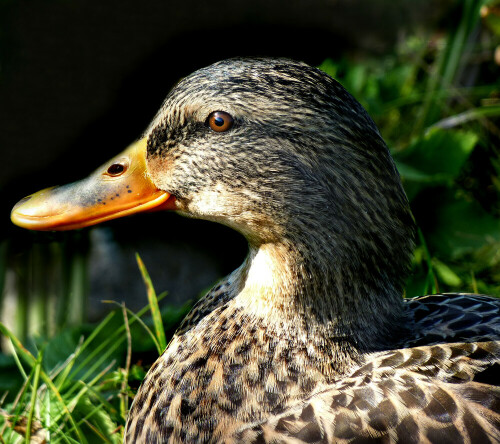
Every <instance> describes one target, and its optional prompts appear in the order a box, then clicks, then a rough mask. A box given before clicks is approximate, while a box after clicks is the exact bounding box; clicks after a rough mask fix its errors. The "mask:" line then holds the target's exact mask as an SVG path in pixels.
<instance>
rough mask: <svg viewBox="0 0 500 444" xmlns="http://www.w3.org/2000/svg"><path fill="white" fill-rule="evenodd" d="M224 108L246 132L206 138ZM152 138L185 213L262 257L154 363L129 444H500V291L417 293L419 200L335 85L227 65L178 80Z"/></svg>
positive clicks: (280, 68)
mask: <svg viewBox="0 0 500 444" xmlns="http://www.w3.org/2000/svg"><path fill="white" fill-rule="evenodd" d="M214 111H225V112H227V113H229V114H231V115H232V116H233V118H234V126H233V127H232V128H231V129H230V130H229V131H227V132H222V133H216V132H214V131H212V130H210V128H209V127H208V126H207V124H206V122H207V117H208V116H209V115H210V113H212V112H214ZM145 136H146V137H147V138H148V171H149V173H150V175H151V177H152V179H153V181H154V182H155V184H156V185H157V186H158V187H159V188H161V189H163V190H165V191H168V192H169V193H171V194H173V195H174V196H175V197H176V205H177V210H178V211H179V212H181V213H182V214H185V215H187V216H190V217H197V218H203V219H208V220H213V221H217V222H219V223H223V224H226V225H228V226H230V227H232V228H234V229H236V230H238V231H239V232H240V233H242V234H243V235H244V236H245V237H246V238H247V240H248V243H249V254H248V257H247V258H246V260H245V262H244V263H243V265H242V266H241V267H240V268H238V269H237V270H235V271H234V272H233V273H232V274H231V275H229V276H228V277H226V278H225V279H224V280H222V281H221V282H220V283H219V284H218V285H217V286H216V287H215V288H214V289H212V290H211V291H210V292H209V293H208V294H207V295H206V296H205V297H204V298H202V299H201V300H200V301H199V302H198V304H197V305H196V306H195V307H194V308H193V310H192V312H191V313H190V314H189V315H188V316H187V318H186V319H185V320H184V322H183V324H182V325H181V326H180V328H179V330H178V331H177V332H176V334H175V335H174V337H173V339H172V341H171V342H170V344H169V345H168V347H167V349H166V350H165V352H164V353H163V354H162V356H161V357H160V358H159V359H158V361H157V362H156V363H155V364H154V365H153V366H152V368H151V370H150V371H149V372H148V374H147V376H146V378H145V380H144V382H143V385H142V386H141V388H140V390H139V392H138V394H137V396H136V398H135V400H134V403H133V406H132V408H131V411H130V414H129V419H128V422H127V429H126V438H125V440H126V442H147V443H158V442H172V443H177V442H189V443H191V442H192V443H211V442H227V443H230V442H256V443H266V442H269V443H271V442H273V443H281V442H286V443H288V442H297V443H299V442H328V443H333V442H339V443H344V442H405V443H406V442H409V443H411V442H440V443H441V442H453V443H456V442H499V440H500V438H499V431H498V430H499V414H498V412H499V400H500V394H499V389H498V387H496V386H497V385H498V377H496V376H495V373H493V372H494V371H495V369H497V368H498V364H499V359H500V354H499V343H498V339H499V336H500V327H499V326H500V320H499V317H500V316H499V307H500V304H499V301H498V300H495V299H492V298H488V297H484V296H477V295H439V296H427V297H423V298H419V299H414V300H409V301H403V299H402V290H403V282H404V279H405V277H406V275H407V273H408V269H409V263H410V258H411V252H412V248H413V234H414V225H413V220H412V216H411V213H410V210H409V206H408V202H407V199H406V196H405V194H404V191H403V189H402V186H401V183H400V179H399V176H398V173H397V171H396V168H395V166H394V163H393V161H392V159H391V157H390V155H389V152H388V150H387V147H386V145H385V143H384V141H383V140H382V138H381V136H380V134H379V132H378V130H377V128H376V127H375V125H374V123H373V122H372V120H371V119H370V117H369V116H368V115H367V114H366V112H365V111H364V109H363V108H362V107H361V105H359V103H358V102H356V101H355V100H354V99H353V98H352V96H350V95H349V94H348V93H347V92H346V91H345V90H344V89H343V88H342V87H341V86H340V85H339V84H338V83H337V82H335V81H334V80H333V79H331V78H330V77H328V76H327V75H326V74H324V73H322V72H321V71H319V70H317V69H314V68H311V67H309V66H307V65H305V64H303V63H297V62H293V61H289V60H282V59H277V60H272V59H258V58H257V59H255V58H253V59H232V60H226V61H223V62H219V63H217V64H214V65H212V66H210V67H208V68H205V69H202V70H200V71H197V72H195V73H194V74H192V75H191V76H189V77H187V78H186V79H184V80H182V81H181V82H180V83H179V84H178V85H177V86H176V87H175V88H174V89H173V90H172V92H171V93H170V94H169V96H168V97H167V99H166V101H165V103H164V105H163V106H162V108H161V110H160V112H159V113H158V115H157V116H156V118H155V119H154V120H153V122H152V124H151V125H150V127H149V128H148V130H147V131H146V134H145ZM479 438H481V439H482V440H483V441H478V439H479Z"/></svg>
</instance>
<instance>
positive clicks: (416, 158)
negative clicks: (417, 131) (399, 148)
mask: <svg viewBox="0 0 500 444" xmlns="http://www.w3.org/2000/svg"><path fill="white" fill-rule="evenodd" d="M477 141H478V136H477V135H476V134H474V133H472V132H467V131H461V130H444V129H441V128H433V129H431V130H430V131H428V132H427V133H426V134H425V135H424V136H423V137H421V138H419V139H417V140H416V141H415V142H413V143H412V144H411V145H410V146H409V147H408V148H407V149H406V150H404V151H403V152H401V153H398V154H397V155H396V158H397V159H398V160H399V161H400V162H404V163H406V164H410V165H412V167H413V168H414V169H416V170H418V171H420V172H422V173H425V174H428V175H438V174H440V175H442V176H441V177H442V179H443V180H444V179H448V180H453V179H455V178H456V177H457V176H458V174H459V173H460V170H461V168H462V166H463V165H464V163H465V162H466V160H467V159H468V158H469V155H470V154H471V153H472V150H473V149H474V146H475V145H476V143H477Z"/></svg>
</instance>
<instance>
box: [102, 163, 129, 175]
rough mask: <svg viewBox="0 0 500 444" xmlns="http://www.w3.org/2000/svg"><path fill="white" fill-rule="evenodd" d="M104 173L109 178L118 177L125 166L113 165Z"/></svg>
mask: <svg viewBox="0 0 500 444" xmlns="http://www.w3.org/2000/svg"><path fill="white" fill-rule="evenodd" d="M106 172H107V173H108V174H109V175H110V176H119V175H120V174H123V173H124V172H125V165H123V164H121V163H113V164H112V165H111V166H110V167H109V168H108V170H107V171H106Z"/></svg>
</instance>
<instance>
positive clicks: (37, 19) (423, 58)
mask: <svg viewBox="0 0 500 444" xmlns="http://www.w3.org/2000/svg"><path fill="white" fill-rule="evenodd" d="M499 45H500V3H499V2H498V1H487V0H484V1H479V0H398V1H394V0H309V1H303V0H288V1H273V2H269V1H264V0H254V1H252V2H243V1H225V0H221V1H219V2H215V3H214V2H202V1H201V0H188V1H183V2H173V1H168V0H167V1H159V0H144V1H141V2H138V1H131V0H121V1H118V0H113V1H112V0H102V1H100V2H98V3H96V2H86V1H84V0H74V1H71V2H67V1H63V0H51V1H26V0H24V1H16V0H0V149H1V154H2V161H1V162H0V198H1V200H0V202H1V207H0V208H1V213H0V216H1V217H0V227H1V234H0V236H1V238H0V289H1V290H2V291H1V293H0V294H1V297H0V319H1V322H2V325H3V326H5V328H8V331H9V332H10V333H11V334H12V336H9V334H6V333H5V331H2V333H3V334H4V340H3V345H2V346H3V351H4V354H2V355H0V372H2V371H3V372H4V373H0V376H1V374H5V375H7V374H9V375H10V376H9V377H8V378H7V377H6V378H1V377H0V396H1V393H3V392H4V393H5V394H6V395H5V396H6V397H5V402H6V403H11V404H8V405H10V406H12V405H14V406H15V407H16V408H17V409H18V413H17V414H18V415H22V413H19V412H23V411H24V410H23V408H24V407H23V408H21V407H20V406H21V405H22V403H21V402H19V399H18V402H14V401H12V399H13V398H14V397H15V396H16V394H18V395H19V393H21V392H22V393H24V392H23V390H24V389H19V387H26V381H28V380H29V375H30V374H31V373H29V372H28V370H26V368H24V367H23V365H24V366H26V363H24V364H22V365H21V364H20V363H19V362H18V363H17V364H16V358H15V356H16V354H15V353H14V357H13V356H12V346H11V345H12V342H13V341H14V342H15V340H14V339H13V338H17V339H19V340H20V341H21V342H22V343H24V344H26V345H27V346H28V349H29V350H30V351H31V353H32V354H33V356H36V354H37V353H38V352H39V350H41V349H44V350H46V351H45V353H46V354H45V361H44V364H43V365H44V366H46V368H47V369H53V368H54V367H57V365H59V364H60V362H64V360H65V359H66V358H67V356H69V355H71V354H72V353H75V350H77V349H78V344H80V342H79V341H80V337H84V338H88V337H89V335H90V334H91V333H90V332H92V331H95V330H96V325H102V324H96V323H97V322H103V321H102V319H103V318H104V316H106V315H107V313H109V312H110V311H112V310H115V312H116V305H114V304H112V303H103V302H102V300H114V301H117V302H118V303H120V302H121V301H125V302H126V305H127V307H128V308H130V309H131V310H133V311H137V310H139V309H140V308H141V307H144V306H145V305H147V304H148V299H147V297H146V287H145V285H144V282H143V279H142V277H141V273H140V271H139V268H138V266H137V263H136V258H135V253H136V252H137V253H139V255H140V256H141V258H142V259H143V261H144V263H145V266H146V268H147V270H148V271H149V274H150V275H151V279H152V282H153V285H154V287H155V289H156V291H157V293H158V294H159V293H162V292H165V291H167V292H168V294H167V295H166V296H164V297H163V298H162V300H161V302H160V307H161V310H162V314H163V319H164V322H165V324H166V329H167V333H166V335H167V336H168V334H170V333H169V331H170V332H171V331H172V330H173V329H174V328H175V325H176V323H177V322H178V320H179V319H180V318H182V316H183V315H184V314H185V312H186V310H187V309H188V307H189V304H190V302H189V301H191V303H192V301H195V300H196V299H197V298H198V297H199V295H200V294H202V293H203V292H204V291H206V290H207V289H208V288H209V287H210V286H211V285H213V283H214V282H216V281H217V279H219V278H220V277H222V276H224V275H225V274H227V273H228V272H230V271H232V270H233V269H234V268H236V267H237V266H238V265H239V264H240V263H241V261H242V260H243V258H244V257H245V254H246V244H245V241H244V240H243V239H242V238H241V237H240V236H239V235H237V234H236V233H233V232H232V231H231V230H229V229H227V228H225V227H222V226H219V225H216V224H211V223H208V222H203V221H193V220H189V219H185V218H181V217H179V216H176V215H174V214H161V213H155V214H151V215H140V216H137V217H134V218H130V219H123V220H117V221H112V222H109V223H107V224H105V225H103V226H102V227H98V228H93V229H84V230H80V231H78V232H71V233H70V232H68V233H31V232H28V231H25V230H22V229H20V228H17V227H14V226H13V225H12V224H11V223H10V220H9V214H10V210H11V208H12V206H13V205H14V204H15V203H16V202H17V201H18V200H19V199H21V198H22V197H24V196H25V195H28V194H30V193H32V192H35V191H38V190H39V189H42V188H45V187H48V186H52V185H58V184H63V183H67V182H72V181H74V180H77V179H80V178H82V177H84V176H86V175H87V174H88V173H89V172H91V171H92V170H94V169H95V168H96V167H97V166H99V165H100V164H102V163H103V162H104V161H106V160H107V159H109V158H110V157H112V156H114V155H115V154H117V153H119V152H120V151H122V150H123V149H124V148H125V147H126V146H127V145H128V144H130V143H132V142H133V141H134V140H136V139H137V138H138V137H139V136H140V135H141V132H142V131H143V130H144V129H145V128H146V126H147V124H148V123H149V121H150V120H151V119H152V117H153V116H154V115H155V113H156V111H157V110H158V108H159V107H160V105H161V103H162V101H163V99H164V98H165V96H166V94H167V93H168V91H169V90H170V89H171V87H172V86H173V85H174V84H175V83H176V82H177V81H178V80H179V79H180V78H182V77H183V76H185V75H188V74H189V73H191V72H192V71H194V70H195V69H198V68H201V67H203V66H206V65H208V64H210V63H213V62H215V61H218V60H221V59H223V58H227V57H233V56H245V55H248V56H251V55H264V56H280V57H282V56H285V57H291V58H294V59H299V60H303V61H305V62H307V63H309V64H311V65H314V66H318V67H320V68H321V69H323V70H325V71H326V72H328V73H329V74H331V75H332V76H333V77H335V78H336V79H337V80H339V81H340V82H341V83H342V84H343V85H344V86H345V87H346V88H347V89H348V90H349V91H350V92H351V93H352V94H353V95H354V96H355V97H356V98H357V99H358V100H359V101H360V102H361V103H362V104H363V106H365V107H366V108H367V110H368V112H369V113H370V115H371V116H372V117H373V118H374V120H375V121H376V123H377V125H378V126H379V128H380V130H381V133H382V135H383V137H384V139H385V140H386V142H387V144H388V145H389V147H390V149H391V151H392V153H393V155H394V157H395V159H396V162H397V165H398V168H399V170H400V173H401V175H402V179H403V183H404V185H405V188H406V191H407V194H408V197H409V199H410V201H411V205H412V209H413V212H414V215H415V218H416V220H417V223H418V224H419V227H420V232H419V238H418V239H417V244H418V245H417V249H416V252H415V258H414V269H413V272H412V275H411V276H410V278H409V280H408V285H407V290H406V296H417V295H422V294H426V293H434V292H443V291H465V292H479V293H487V294H491V295H496V296H500V248H499V247H500V223H499V216H500V198H499V197H500V179H499V176H500V175H499V171H500V156H499V151H500V148H499V147H500V129H499V122H500V49H499V48H500V47H499ZM186 304H187V305H186ZM118 312H119V310H118ZM120 316H121V315H120ZM105 319H108V318H105ZM110 322H111V323H110V324H109V325H107V327H106V328H104V327H103V330H102V331H103V332H106V331H109V330H106V329H113V328H114V329H116V328H117V327H116V326H117V325H118V324H119V323H120V321H118V320H113V321H110ZM148 322H149V321H147V320H146V324H147V325H149V324H148ZM121 323H122V324H123V319H122V320H121ZM120 325H121V324H120ZM111 326H112V327H111ZM169 329H170V330H169ZM103 334H104V335H105V334H106V333H103ZM93 339H94V340H95V338H94V337H93ZM122 339H123V338H122ZM133 339H134V346H133V347H132V349H133V353H134V354H133V355H132V356H133V357H132V361H133V362H138V363H139V364H138V366H137V369H138V374H137V377H136V379H137V380H140V379H141V374H142V373H141V369H143V368H147V366H148V365H149V364H150V363H151V361H152V360H154V356H156V351H155V347H154V346H153V345H152V341H151V339H150V338H149V336H148V335H147V334H144V332H143V331H142V330H141V332H139V333H137V334H135V335H133ZM50 344H52V345H50ZM85 344H87V342H85ZM120 344H121V345H120V346H119V347H118V346H117V347H116V350H115V349H113V350H114V353H115V354H114V355H113V357H114V359H115V361H113V362H115V364H114V367H113V366H111V367H109V368H110V369H112V370H113V371H115V369H116V368H120V366H122V365H123V359H124V358H123V353H124V350H125V348H124V347H125V346H124V345H123V343H122V342H121V343H120ZM90 348H91V346H89V349H90ZM14 349H15V347H14ZM151 350H153V351H152V352H151ZM38 356H39V355H38ZM26 359H28V361H29V358H26ZM40 359H41V358H40ZM110 359H111V358H110ZM141 360H142V361H141ZM23 362H24V361H23ZM110 362H111V360H110ZM141 362H143V363H142V364H141ZM40 365H41V364H40ZM102 365H104V366H105V367H106V366H107V365H108V363H103V364H102ZM16 366H17V368H18V369H20V368H24V371H25V372H26V375H24V376H23V371H19V376H12V375H13V373H12V369H13V368H14V367H16ZM28 368H29V369H30V371H34V370H33V369H35V368H36V365H35V364H33V363H32V365H31V366H30V365H28ZM44 368H45V367H44ZM84 368H85V366H84ZM98 368H99V369H101V367H99V366H96V367H95V368H93V371H97V370H96V369H98ZM106 368H107V367H106ZM47 371H48V370H47ZM81 371H82V370H81V369H80V370H79V372H80V373H78V372H77V373H78V375H79V377H80V376H81ZM99 371H100V370H99ZM117 371H118V370H117ZM91 374H93V373H92V372H91ZM119 374H121V373H119V372H118V373H116V375H119ZM116 375H115V376H116ZM75 377H76V376H75ZM116 377H117V378H118V379H119V380H120V381H122V379H120V378H119V377H118V376H116ZM23 384H24V385H23ZM132 385H133V384H132ZM132 388H133V387H132ZM19 390H21V391H19ZM122 391H123V390H122ZM5 405H7V404H5ZM110 415H111V414H110ZM111 417H112V415H111V416H110V418H111ZM113 418H114V417H113ZM120 418H121V419H120ZM108 419H109V418H108ZM9 421H11V422H10V423H9ZM9 421H7V422H5V423H4V424H3V429H2V430H8V429H9V427H10V426H11V425H12V424H14V423H15V422H16V421H14V422H12V420H11V419H9ZM110 421H111V420H110ZM113 421H114V422H113ZM120 421H121V422H120ZM122 422H123V412H122V416H121V417H119V418H118V419H116V418H114V419H113V420H112V424H113V425H114V426H116V427H119V425H120V424H121V423H122ZM9 424H10V425H9ZM117 424H118V425H117ZM108 426H109V424H108ZM95 427H98V426H95ZM99 427H101V426H99ZM102 427H104V426H102ZM109 427H111V426H109ZM109 427H108V428H109ZM111 428H112V427H111ZM99 430H100V429H99ZM9 436H11V435H9ZM15 436H17V435H15V434H13V435H12V439H15V438H14V437H15ZM113 436H114V438H109V439H111V440H113V439H115V438H116V434H115V435H113ZM80 438H81V437H79V439H80ZM9 439H10V438H9ZM99 439H100V438H99ZM97 442H100V441H97Z"/></svg>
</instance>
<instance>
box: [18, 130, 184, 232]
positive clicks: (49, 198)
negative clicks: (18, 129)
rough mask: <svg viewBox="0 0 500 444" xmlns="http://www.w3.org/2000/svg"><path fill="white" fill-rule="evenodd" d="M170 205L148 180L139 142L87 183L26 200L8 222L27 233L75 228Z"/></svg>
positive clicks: (169, 199)
mask: <svg viewBox="0 0 500 444" xmlns="http://www.w3.org/2000/svg"><path fill="white" fill-rule="evenodd" d="M174 204H175V198H174V197H173V196H171V195H170V194H169V193H167V192H165V191H162V190H160V189H158V188H157V187H156V186H155V185H154V184H153V182H152V181H151V179H150V177H149V175H148V172H147V169H146V140H145V139H141V140H139V141H138V142H136V143H134V144H133V145H131V146H130V147H128V148H127V149H126V150H125V151H124V152H123V153H121V154H120V155H118V156H116V157H115V158H113V159H111V161H109V162H108V163H106V164H105V165H103V166H102V167H100V168H98V169H97V170H96V171H95V172H94V173H93V174H91V175H90V176H89V177H87V178H86V179H83V180H81V181H79V182H75V183H71V184H69V185H63V186H59V187H52V188H47V189H45V190H42V191H39V192H38V193H35V194H32V195H30V196H28V197H25V198H24V199H22V200H21V201H19V202H18V203H17V204H16V205H15V207H14V208H13V209H12V213H11V220H12V222H13V223H15V224H16V225H19V226H20V227H23V228H28V229H30V230H73V229H76V228H82V227H87V226H89V225H95V224H98V223H101V222H104V221H107V220H110V219H116V218H118V217H123V216H127V215H129V214H134V213H139V212H142V211H152V210H156V209H174Z"/></svg>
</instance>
